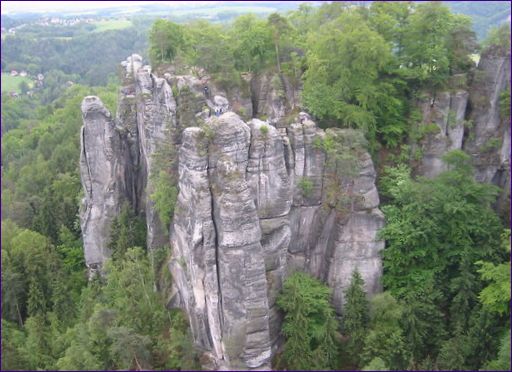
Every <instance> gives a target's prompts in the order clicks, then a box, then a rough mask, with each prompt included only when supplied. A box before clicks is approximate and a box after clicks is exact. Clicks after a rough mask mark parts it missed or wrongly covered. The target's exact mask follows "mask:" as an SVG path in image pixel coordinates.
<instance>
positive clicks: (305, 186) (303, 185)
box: [297, 177, 313, 198]
mask: <svg viewBox="0 0 512 372" xmlns="http://www.w3.org/2000/svg"><path fill="white" fill-rule="evenodd" d="M297 185H298V186H299V188H300V190H301V191H302V195H303V196H304V197H305V198H307V197H309V196H311V193H312V192H313V182H312V181H311V180H310V179H309V178H306V177H302V178H301V179H300V181H299V183H298V184H297Z"/></svg>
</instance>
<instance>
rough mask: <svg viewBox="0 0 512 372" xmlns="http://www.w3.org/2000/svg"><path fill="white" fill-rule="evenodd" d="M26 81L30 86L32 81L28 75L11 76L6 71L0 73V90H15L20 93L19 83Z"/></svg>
mask: <svg viewBox="0 0 512 372" xmlns="http://www.w3.org/2000/svg"><path fill="white" fill-rule="evenodd" d="M22 81H26V82H27V84H28V86H29V87H31V88H32V86H33V85H34V83H33V82H32V80H30V79H29V78H28V77H21V76H11V75H10V74H8V73H5V72H3V73H2V92H17V93H20V92H21V90H20V84H21V82H22Z"/></svg>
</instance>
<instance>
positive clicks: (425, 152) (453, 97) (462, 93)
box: [415, 46, 511, 215]
mask: <svg viewBox="0 0 512 372" xmlns="http://www.w3.org/2000/svg"><path fill="white" fill-rule="evenodd" d="M510 67H511V66H510V52H507V51H506V50H504V49H503V48H502V47H497V46H493V47H491V48H488V49H487V50H485V51H484V52H483V53H482V56H481V58H480V62H479V64H478V67H477V68H476V69H475V71H473V74H472V76H470V79H469V80H470V82H469V86H468V91H466V90H463V89H455V90H452V91H444V92H437V93H436V94H432V93H427V94H424V96H423V97H421V98H420V99H419V100H418V102H417V106H418V108H419V109H420V112H421V122H420V124H419V125H418V126H417V128H416V130H417V133H416V134H417V136H418V137H420V139H419V141H418V143H417V144H415V145H416V146H418V147H419V149H421V160H420V164H419V165H418V166H417V169H416V172H417V174H419V175H423V176H426V177H435V176H436V175H438V174H439V173H441V172H442V171H444V170H446V166H445V164H444V163H443V161H442V159H441V158H442V156H443V155H444V154H445V153H446V152H448V151H450V150H456V149H462V150H464V151H465V152H466V153H468V154H469V155H470V156H471V158H472V163H473V166H474V167H475V179H476V180H477V181H480V182H486V183H492V184H495V185H497V186H499V187H500V188H501V189H502V193H501V195H500V197H499V199H498V205H497V207H498V209H499V210H500V211H502V213H504V214H507V215H508V210H509V199H510V192H509V190H510V117H509V115H506V114H504V112H509V109H510V108H509V107H502V105H503V103H502V102H500V97H501V95H502V94H503V93H504V92H505V91H506V90H508V92H510Z"/></svg>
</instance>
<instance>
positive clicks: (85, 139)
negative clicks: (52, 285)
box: [80, 96, 130, 274]
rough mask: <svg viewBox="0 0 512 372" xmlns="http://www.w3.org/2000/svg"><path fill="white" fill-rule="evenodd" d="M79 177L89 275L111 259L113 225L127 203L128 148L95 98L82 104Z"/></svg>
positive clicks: (113, 122) (113, 123)
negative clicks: (82, 123)
mask: <svg viewBox="0 0 512 372" xmlns="http://www.w3.org/2000/svg"><path fill="white" fill-rule="evenodd" d="M82 117H83V122H84V126H83V127H82V131H81V135H80V143H81V152H80V175H81V178H82V185H83V188H84V198H83V200H82V208H81V210H80V221H81V228H82V236H83V241H84V253H85V261H86V264H87V267H88V268H89V270H90V274H92V273H94V272H96V271H98V270H101V267H102V264H103V262H104V261H105V260H106V259H107V258H108V257H109V256H110V254H111V252H110V250H109V248H108V245H109V236H110V225H111V224H112V221H113V220H114V218H116V216H117V215H118V214H119V211H120V209H121V206H122V205H123V203H124V202H125V201H126V200H127V197H128V190H129V185H128V184H127V178H126V174H127V170H128V168H129V167H130V164H129V154H128V148H127V146H126V144H125V143H124V141H123V139H122V136H121V134H120V132H119V131H118V130H117V128H116V125H115V121H114V120H113V118H112V116H111V114H110V112H109V111H108V110H107V109H106V108H105V106H104V105H103V102H102V101H101V100H100V99H99V98H98V97H95V96H88V97H85V98H84V100H83V102H82Z"/></svg>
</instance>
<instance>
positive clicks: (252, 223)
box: [169, 112, 384, 369]
mask: <svg viewBox="0 0 512 372" xmlns="http://www.w3.org/2000/svg"><path fill="white" fill-rule="evenodd" d="M352 134H353V132H352V131H342V130H339V131H334V130H333V131H328V133H327V134H326V133H324V132H323V131H322V130H321V129H318V128H317V127H316V125H315V123H314V122H312V121H311V120H309V119H307V118H305V119H302V122H301V120H300V119H297V122H296V123H295V124H292V125H291V126H290V127H289V128H286V129H285V128H282V129H277V128H275V127H274V126H272V125H269V124H268V123H266V122H263V121H261V120H258V119H253V120H251V121H250V122H248V123H245V122H243V121H242V120H241V119H240V117H239V116H237V115H236V114H234V113H232V112H227V113H225V114H223V115H221V116H220V117H219V118H216V117H212V118H210V119H208V120H207V121H206V123H205V125H204V126H203V127H201V128H200V127H189V128H186V129H185V130H184V131H183V135H182V145H181V148H180V151H179V173H180V177H179V189H180V192H179V195H178V206H177V212H176V213H175V215H174V223H173V228H172V232H171V243H172V247H173V254H172V260H171V262H170V264H169V267H170V270H171V272H172V275H173V277H174V278H175V287H176V288H175V290H176V292H175V296H174V299H173V305H179V306H181V307H183V308H185V309H186V311H187V313H188V314H189V317H190V323H191V327H192V331H193V334H194V339H195V340H196V342H197V343H198V345H199V346H200V347H201V348H202V349H203V350H206V351H207V352H208V354H209V356H210V358H211V362H212V366H211V368H216V369H218V368H269V367H270V358H271V355H272V351H275V349H276V348H277V346H278V345H279V330H280V322H281V319H280V314H279V312H278V311H277V308H276V297H277V295H278V293H279V291H280V289H281V287H282V283H283V280H284V278H285V277H286V275H287V274H288V273H289V272H291V271H294V270H303V271H307V272H310V273H311V274H313V275H315V276H317V277H318V278H320V279H322V280H324V281H326V282H327V283H328V284H329V285H331V286H332V288H333V289H334V303H335V306H336V308H337V309H338V310H341V308H342V305H343V289H344V288H346V287H347V286H348V284H349V282H350V277H351V275H352V272H353V270H355V269H358V270H359V271H360V272H361V274H362V276H363V278H364V279H365V280H366V285H367V289H368V291H369V293H376V292H378V291H379V290H380V288H381V287H380V283H379V279H380V276H381V272H382V267H381V260H380V257H379V251H380V250H381V249H382V248H383V247H384V243H383V242H382V241H379V240H378V239H377V235H376V234H377V232H378V230H379V229H380V228H381V227H382V226H383V223H384V218H383V216H382V214H381V212H380V211H379V210H378V205H379V198H378V194H377V191H376V189H375V170H374V168H373V164H372V161H371V158H370V156H369V155H368V153H367V152H366V150H365V149H364V148H358V149H357V151H356V155H355V159H356V161H355V163H357V166H356V172H355V173H354V172H353V170H349V169H344V168H343V165H336V162H334V168H335V169H334V171H336V172H338V173H339V177H338V179H343V180H344V182H345V183H346V184H349V185H350V191H351V194H350V198H354V200H355V199H358V200H359V201H358V202H357V203H349V204H350V205H351V208H350V209H347V210H343V211H342V212H340V211H339V210H336V209H335V208H333V207H331V206H330V205H329V200H328V198H327V197H326V194H327V189H326V188H327V186H326V185H325V184H324V180H325V175H324V173H325V169H326V167H327V166H328V164H329V162H328V161H327V160H326V153H325V152H324V151H323V149H322V148H321V146H319V144H321V142H322V140H323V138H324V137H325V136H326V135H327V136H332V137H333V138H334V139H335V140H346V137H347V138H348V137H349V136H350V135H352ZM327 156H328V154H327ZM355 163H354V164H355ZM349 173H354V174H352V175H350V176H348V174H349ZM345 174H346V175H347V176H345ZM304 185H308V186H307V192H306V191H305V189H306V186H304ZM329 185H330V187H331V188H332V187H333V185H331V184H329ZM343 187H344V186H343V185H339V192H340V193H342V192H343Z"/></svg>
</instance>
